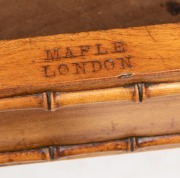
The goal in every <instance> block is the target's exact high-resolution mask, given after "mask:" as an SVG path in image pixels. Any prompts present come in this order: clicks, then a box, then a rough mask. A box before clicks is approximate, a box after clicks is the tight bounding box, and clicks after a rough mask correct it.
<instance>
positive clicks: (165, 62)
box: [0, 24, 180, 98]
mask: <svg viewBox="0 0 180 178" xmlns="http://www.w3.org/2000/svg"><path fill="white" fill-rule="evenodd" d="M179 36H180V24H169V25H160V26H148V27H139V28H129V29H116V30H108V31H98V32H87V33H79V34H69V35H56V36H47V37H37V38H28V39H21V40H12V41H0V46H1V51H0V58H1V61H0V66H3V68H1V70H0V76H1V78H0V97H1V98H2V97H9V96H17V95H22V94H33V93H39V92H43V91H73V90H74V91H75V90H87V89H97V88H107V87H115V86H116V87H117V86H122V85H125V84H131V83H139V82H173V81H178V80H179V79H180V74H179V73H180V70H179V69H180V63H179V58H180V54H179V48H180V43H179ZM17 66H18V70H15V69H16V68H17ZM7 78H8V80H7Z"/></svg>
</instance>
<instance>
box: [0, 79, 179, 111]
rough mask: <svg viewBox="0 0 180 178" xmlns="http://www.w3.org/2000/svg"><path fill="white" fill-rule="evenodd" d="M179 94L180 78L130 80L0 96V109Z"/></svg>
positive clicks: (45, 106)
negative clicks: (171, 80) (80, 88)
mask: <svg viewBox="0 0 180 178" xmlns="http://www.w3.org/2000/svg"><path fill="white" fill-rule="evenodd" d="M173 94H180V82H176V83H161V84H149V83H148V84H146V83H145V84H144V83H139V84H134V85H130V86H126V87H116V88H107V89H98V90H87V91H76V92H44V93H39V94H34V95H28V96H19V97H13V98H3V99H0V111H7V110H15V109H35V108H36V109H38V108H42V109H45V110H49V111H54V110H56V109H58V108H60V107H64V106H72V105H76V104H87V103H96V102H107V101H123V100H127V101H135V102H138V101H139V102H143V101H144V99H147V98H150V97H157V96H167V95H173Z"/></svg>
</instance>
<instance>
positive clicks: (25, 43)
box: [0, 0, 180, 165]
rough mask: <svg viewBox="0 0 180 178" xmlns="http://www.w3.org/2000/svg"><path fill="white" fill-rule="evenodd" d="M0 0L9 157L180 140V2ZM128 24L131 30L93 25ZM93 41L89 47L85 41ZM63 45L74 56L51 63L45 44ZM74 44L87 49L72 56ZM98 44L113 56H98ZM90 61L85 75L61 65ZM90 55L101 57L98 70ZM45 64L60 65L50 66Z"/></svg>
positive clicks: (1, 118)
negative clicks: (73, 72) (107, 68)
mask: <svg viewBox="0 0 180 178" xmlns="http://www.w3.org/2000/svg"><path fill="white" fill-rule="evenodd" d="M9 4H11V6H9ZM0 6H1V7H2V8H1V11H0V27H2V28H0V29H1V30H0V39H1V42H0V43H1V45H2V46H3V47H2V48H1V50H0V57H1V59H2V60H1V62H0V63H1V66H3V68H2V67H1V69H0V76H1V77H0V97H1V99H0V109H1V112H0V125H1V127H0V132H1V135H0V142H1V144H0V163H1V165H9V164H17V163H18V164H19V163H29V162H38V161H43V160H44V161H48V160H57V159H65V158H74V157H84V156H91V155H92V156H93V155H95V156H97V155H102V154H103V155H104V154H114V153H122V152H130V151H134V150H135V151H144V150H151V149H161V148H164V147H165V148H169V147H179V133H180V120H179V116H180V112H179V107H180V95H179V82H180V81H179V77H180V76H179V69H180V68H179V67H180V66H179V64H180V63H179V59H180V58H179V36H180V30H179V24H178V23H179V22H180V10H179V7H180V1H179V0H176V1H166V0H157V1H153V0H148V1H144V0H122V1H118V0H117V1H113V3H112V1H110V0H104V1H99V0H92V1H83V2H82V1H74V0H69V1H64V0H58V1H56V0H47V1H46V2H42V1H41V0H38V1H36V0H27V1H23V0H17V1H16V2H12V1H11V0H2V1H1V2H0ZM39 7H41V8H39ZM75 14H76V15H75ZM7 19H8V20H7ZM174 22H176V23H177V24H172V23H174ZM167 23H169V25H168V24H167ZM161 24H167V25H161ZM149 25H156V26H149ZM134 26H139V27H138V28H134ZM127 27H133V28H129V29H120V30H113V31H109V33H106V31H104V32H93V33H89V31H92V30H105V29H112V28H127ZM82 31H84V32H87V33H81V34H74V35H73V34H70V35H59V34H62V33H75V32H76V33H77V32H82ZM103 34H105V35H103ZM47 35H51V36H49V37H46V36H47ZM38 36H44V37H38ZM54 36H55V37H54ZM24 37H26V38H27V39H19V38H24ZM32 37H35V38H32ZM56 37H58V38H57V39H56ZM14 39H17V40H15V41H14ZM102 39H103V40H102ZM104 39H105V40H104ZM6 40H13V41H6ZM46 40H47V41H46ZM63 40H65V41H63ZM72 40H75V41H72ZM116 40H118V41H116ZM87 41H88V43H87V44H84V42H87ZM102 41H103V44H101V43H100V42H102ZM112 42H113V43H112ZM114 42H118V43H114ZM119 42H120V43H119ZM47 44H48V45H47ZM67 44H70V46H68V45H67ZM89 44H90V45H92V46H90V49H89V50H88V51H87V52H86V50H87V49H88V48H87V47H83V50H82V49H81V47H78V46H79V45H89ZM98 44H101V45H102V46H100V45H98ZM115 44H116V47H117V48H116V50H117V51H118V52H117V53H112V51H115ZM49 45H50V46H49ZM119 45H120V46H119ZM56 47H59V48H61V49H60V53H59V54H61V57H63V55H64V57H66V56H67V57H69V58H61V59H58V60H56V59H55V60H54V59H53V60H48V62H47V61H46V60H45V58H46V59H47V57H48V56H47V51H44V49H50V50H51V53H52V54H53V50H54V48H55V49H56ZM67 47H69V49H71V51H72V52H73V55H74V54H78V55H82V56H78V57H75V58H71V57H72V55H71V54H72V53H71V52H70V51H69V49H68V53H67ZM98 48H99V49H98ZM122 49H124V51H123V50H122ZM98 50H99V52H100V53H101V52H102V53H103V52H104V53H105V52H106V50H108V54H101V55H99V56H98V55H94V53H96V52H97V51H98ZM119 50H120V51H119ZM62 52H63V53H64V54H63V53H62ZM55 53H56V51H55ZM56 54H57V53H56ZM56 54H53V55H54V56H55V58H56ZM119 54H120V57H123V60H122V59H121V60H120V61H118V60H116V58H117V57H118V58H119ZM83 55H85V56H83ZM130 55H131V56H130ZM143 56H145V57H144V58H143ZM49 57H50V58H51V55H50V54H49ZM129 57H131V59H130V62H129V61H128V60H129V59H128V58H129ZM111 58H112V59H111ZM107 59H108V60H109V59H111V60H112V61H113V62H114V60H115V68H113V70H106V66H105V65H104V61H105V60H107ZM87 60H91V62H90V63H89V66H88V68H86V72H85V74H84V70H83V67H84V66H83V65H84V64H83V63H81V64H80V65H81V67H78V70H79V72H80V74H79V75H74V74H72V73H70V75H68V76H66V75H60V72H61V73H63V72H66V70H64V69H66V68H61V70H60V72H59V68H58V69H57V67H59V65H60V64H61V62H62V61H63V62H66V61H67V64H68V65H69V64H70V63H71V61H73V62H75V63H77V62H84V61H87ZM92 60H98V61H99V62H101V64H102V69H101V70H100V71H98V69H100V68H98V66H99V63H98V62H92ZM118 62H119V63H118ZM122 62H124V63H122ZM107 63H108V64H112V63H111V61H108V62H107ZM44 64H46V65H51V67H53V68H47V67H46V68H43V69H44V71H43V69H42V68H41V67H42V66H43V65H44ZM65 64H66V63H65ZM117 64H119V65H120V66H119V67H120V68H116V66H117ZM90 65H91V66H90ZM93 65H94V66H95V68H93ZM32 66H33V68H32ZM72 66H73V65H72ZM112 66H113V65H108V67H112ZM54 67H55V68H54ZM61 67H65V66H61ZM74 67H75V69H76V67H77V64H74ZM86 67H87V66H86ZM40 68H41V69H40ZM49 69H50V70H49ZM71 69H72V68H71ZM87 69H88V71H87ZM45 70H47V71H46V72H48V73H47V74H45V75H43V74H44V72H45ZM49 72H50V73H49ZM54 72H55V75H56V76H55V77H54V78H53V74H54ZM71 72H72V70H71ZM75 73H76V71H75ZM87 73H88V74H87ZM68 74H69V73H68ZM86 74H87V75H86ZM48 75H52V77H47V76H48ZM45 76H46V77H45ZM107 76H108V77H107ZM82 80H83V83H82V82H81V81H82ZM67 81H68V82H67ZM132 101H134V102H132ZM67 106H68V107H67ZM38 108H44V109H46V110H55V109H57V110H56V111H54V112H49V111H48V112H47V111H44V110H41V109H38ZM19 109H20V110H19ZM22 109H24V110H22ZM27 109H28V110H27ZM29 109H30V110H29ZM6 110H8V111H6ZM9 110H11V111H9Z"/></svg>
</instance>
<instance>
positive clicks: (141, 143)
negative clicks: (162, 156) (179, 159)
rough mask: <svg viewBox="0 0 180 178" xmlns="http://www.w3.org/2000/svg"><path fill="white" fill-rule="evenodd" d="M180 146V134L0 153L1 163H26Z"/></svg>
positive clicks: (2, 164)
mask: <svg viewBox="0 0 180 178" xmlns="http://www.w3.org/2000/svg"><path fill="white" fill-rule="evenodd" d="M177 146H180V134H175V135H165V136H154V137H131V138H126V139H122V140H113V141H107V142H99V143H89V144H81V145H68V146H51V147H45V148H38V149H32V150H22V151H21V150H20V151H14V152H4V153H0V165H1V166H5V165H13V164H22V163H23V164H25V163H32V162H44V161H55V160H61V159H70V158H71V159H72V158H80V157H87V156H97V155H104V154H106V155H107V154H115V153H116V154H119V153H129V152H139V151H147V150H154V149H157V148H158V149H164V148H172V147H173V148H174V147H177Z"/></svg>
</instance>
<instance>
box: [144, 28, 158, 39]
mask: <svg viewBox="0 0 180 178" xmlns="http://www.w3.org/2000/svg"><path fill="white" fill-rule="evenodd" d="M145 28H146V31H147V32H148V34H149V36H150V37H151V39H152V40H153V41H154V42H156V40H155V39H154V37H153V36H152V35H151V33H150V31H149V30H148V28H147V27H145Z"/></svg>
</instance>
